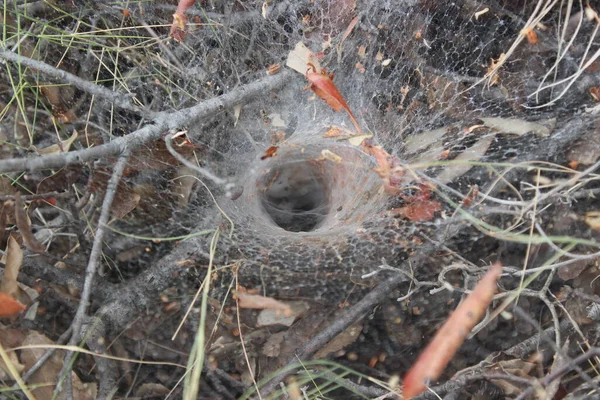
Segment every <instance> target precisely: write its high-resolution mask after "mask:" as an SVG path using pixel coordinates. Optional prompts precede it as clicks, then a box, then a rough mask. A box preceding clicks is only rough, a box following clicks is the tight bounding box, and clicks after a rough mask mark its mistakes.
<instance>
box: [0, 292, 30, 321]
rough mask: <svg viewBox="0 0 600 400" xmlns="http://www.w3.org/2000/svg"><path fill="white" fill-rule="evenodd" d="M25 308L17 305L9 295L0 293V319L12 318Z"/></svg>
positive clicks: (19, 304)
mask: <svg viewBox="0 0 600 400" xmlns="http://www.w3.org/2000/svg"><path fill="white" fill-rule="evenodd" d="M26 308H27V307H25V306H24V305H23V304H21V303H19V302H18V301H17V300H15V299H14V298H13V297H12V296H11V295H8V294H6V293H2V292H0V318H4V317H12V316H13V315H17V314H18V313H20V312H21V311H23V310H25V309H26Z"/></svg>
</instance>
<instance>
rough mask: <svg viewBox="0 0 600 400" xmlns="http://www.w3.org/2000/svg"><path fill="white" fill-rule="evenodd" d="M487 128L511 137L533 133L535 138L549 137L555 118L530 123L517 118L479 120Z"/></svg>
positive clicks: (486, 118) (554, 124)
mask: <svg viewBox="0 0 600 400" xmlns="http://www.w3.org/2000/svg"><path fill="white" fill-rule="evenodd" d="M479 119H480V120H481V121H483V123H484V125H485V126H487V127H488V128H491V129H494V130H496V131H498V132H500V133H509V134H513V135H519V136H522V135H525V134H526V133H530V132H531V133H534V134H535V135H536V136H540V137H547V136H550V134H551V133H552V131H553V130H554V128H555V126H556V118H551V119H547V120H543V121H538V122H531V121H527V120H524V119H517V118H498V117H485V118H479Z"/></svg>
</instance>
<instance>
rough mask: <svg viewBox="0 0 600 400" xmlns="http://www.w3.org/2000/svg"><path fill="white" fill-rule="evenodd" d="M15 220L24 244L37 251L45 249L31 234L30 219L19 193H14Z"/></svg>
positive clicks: (40, 251)
mask: <svg viewBox="0 0 600 400" xmlns="http://www.w3.org/2000/svg"><path fill="white" fill-rule="evenodd" d="M15 220H16V223H17V228H19V232H20V233H21V236H22V237H23V242H25V245H26V246H27V247H29V248H30V249H31V250H33V251H35V252H37V253H42V252H43V251H45V250H46V248H45V247H44V245H43V244H41V243H40V242H38V240H37V239H36V238H35V236H34V235H33V232H32V231H31V221H30V220H29V217H28V216H27V212H26V211H25V204H24V202H23V199H22V198H21V195H20V194H19V193H17V194H16V195H15Z"/></svg>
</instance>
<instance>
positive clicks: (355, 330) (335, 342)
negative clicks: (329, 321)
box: [314, 322, 362, 359]
mask: <svg viewBox="0 0 600 400" xmlns="http://www.w3.org/2000/svg"><path fill="white" fill-rule="evenodd" d="M361 332H362V324H361V323H360V322H357V323H355V324H352V325H350V326H349V327H348V328H346V329H345V330H344V331H342V332H341V333H340V334H339V335H337V336H336V337H334V338H333V339H332V340H331V341H329V342H328V343H327V344H326V345H325V346H324V347H322V348H321V349H320V350H319V351H317V352H316V353H315V356H314V358H315V359H319V358H325V357H327V355H328V354H331V353H335V352H337V351H340V350H342V349H343V348H344V347H346V346H348V345H350V344H352V343H354V342H355V341H356V339H358V337H359V336H360V333H361Z"/></svg>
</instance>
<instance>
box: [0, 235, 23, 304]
mask: <svg viewBox="0 0 600 400" xmlns="http://www.w3.org/2000/svg"><path fill="white" fill-rule="evenodd" d="M22 264H23V250H22V249H21V246H20V245H19V243H18V242H17V240H16V239H15V238H14V237H13V235H10V236H9V237H8V243H7V244H6V262H5V267H4V274H3V275H2V283H0V292H2V293H6V294H8V295H10V296H13V297H16V296H17V294H18V293H19V283H18V282H17V277H18V276H19V270H20V269H21V265H22Z"/></svg>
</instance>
